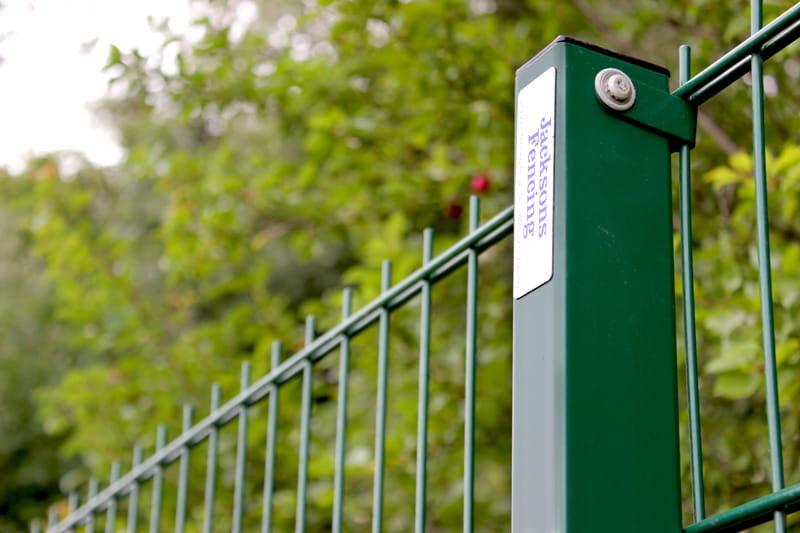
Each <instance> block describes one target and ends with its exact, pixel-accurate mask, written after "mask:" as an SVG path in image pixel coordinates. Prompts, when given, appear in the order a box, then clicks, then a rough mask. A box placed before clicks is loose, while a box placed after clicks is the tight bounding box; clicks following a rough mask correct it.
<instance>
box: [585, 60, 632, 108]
mask: <svg viewBox="0 0 800 533" xmlns="http://www.w3.org/2000/svg"><path fill="white" fill-rule="evenodd" d="M594 88H595V93H596V94H597V97H598V99H599V100H600V101H601V102H602V103H603V104H604V105H605V106H606V107H608V108H609V109H612V110H614V111H627V110H628V109H630V108H631V107H633V104H634V102H635V101H636V87H635V86H634V84H633V81H632V80H631V79H630V78H629V77H628V75H627V74H625V73H624V72H622V71H621V70H619V69H616V68H605V69H603V70H601V71H600V72H598V73H597V76H595V79H594Z"/></svg>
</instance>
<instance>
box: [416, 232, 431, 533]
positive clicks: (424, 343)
mask: <svg viewBox="0 0 800 533" xmlns="http://www.w3.org/2000/svg"><path fill="white" fill-rule="evenodd" d="M432 258H433V230H432V229H430V228H428V229H426V230H425V232H424V233H423V234H422V265H423V266H425V265H427V264H428V263H429V262H430V261H431V259H432ZM430 348H431V283H430V281H428V280H427V279H426V280H424V281H423V282H422V289H421V291H420V324H419V384H418V386H417V387H418V399H417V477H416V490H415V503H414V507H415V514H414V531H415V533H424V531H425V519H426V512H425V511H426V502H427V484H428V482H427V476H428V393H429V387H428V383H429V379H430V378H429V372H430Z"/></svg>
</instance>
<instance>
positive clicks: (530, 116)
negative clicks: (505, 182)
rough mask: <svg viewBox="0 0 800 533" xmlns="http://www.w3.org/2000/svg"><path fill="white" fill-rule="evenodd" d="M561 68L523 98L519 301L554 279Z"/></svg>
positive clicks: (517, 191)
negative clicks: (557, 133)
mask: <svg viewBox="0 0 800 533" xmlns="http://www.w3.org/2000/svg"><path fill="white" fill-rule="evenodd" d="M555 106H556V69H555V67H551V68H549V69H547V70H546V71H545V72H543V73H542V74H540V75H539V77H538V78H536V79H535V80H533V81H532V82H531V83H529V84H528V85H526V86H525V87H524V88H523V89H522V90H521V91H520V92H519V96H518V97H517V124H516V144H515V146H516V148H515V150H516V154H515V158H514V159H515V161H514V219H515V220H514V298H515V299H518V298H522V297H523V296H525V295H526V294H528V293H529V292H531V291H532V290H534V289H536V288H538V287H541V286H542V285H544V284H545V283H547V282H548V281H549V280H550V278H552V277H553V176H554V174H553V165H554V163H555V123H556V122H555V118H556V117H555Z"/></svg>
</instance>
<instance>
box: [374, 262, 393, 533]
mask: <svg viewBox="0 0 800 533" xmlns="http://www.w3.org/2000/svg"><path fill="white" fill-rule="evenodd" d="M391 279H392V263H391V261H387V260H384V261H383V264H382V265H381V293H385V292H386V291H388V290H389V287H390V286H391ZM388 372H389V310H388V309H387V308H386V307H384V308H383V309H381V312H380V323H379V325H378V398H377V402H376V404H375V473H374V483H373V487H372V533H381V531H383V474H384V463H385V453H386V393H387V391H386V389H387V385H388Z"/></svg>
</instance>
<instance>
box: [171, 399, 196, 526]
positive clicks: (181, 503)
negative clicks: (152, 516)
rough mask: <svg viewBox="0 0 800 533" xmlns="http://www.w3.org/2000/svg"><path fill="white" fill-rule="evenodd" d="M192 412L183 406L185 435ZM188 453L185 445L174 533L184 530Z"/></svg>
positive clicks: (189, 406)
mask: <svg viewBox="0 0 800 533" xmlns="http://www.w3.org/2000/svg"><path fill="white" fill-rule="evenodd" d="M193 415H194V410H193V409H192V406H191V405H189V404H186V405H184V406H183V421H182V425H181V431H183V432H184V433H186V432H187V431H189V429H190V428H191V427H192V418H193ZM189 452H190V448H189V445H188V444H187V445H186V446H184V447H183V449H182V450H181V463H180V466H179V468H180V470H179V472H178V501H177V504H176V506H175V533H183V532H184V530H185V529H186V503H187V502H186V500H187V499H188V498H187V496H188V492H189Z"/></svg>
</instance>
